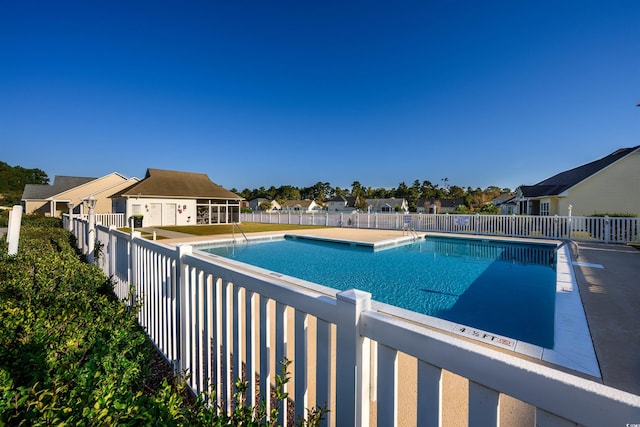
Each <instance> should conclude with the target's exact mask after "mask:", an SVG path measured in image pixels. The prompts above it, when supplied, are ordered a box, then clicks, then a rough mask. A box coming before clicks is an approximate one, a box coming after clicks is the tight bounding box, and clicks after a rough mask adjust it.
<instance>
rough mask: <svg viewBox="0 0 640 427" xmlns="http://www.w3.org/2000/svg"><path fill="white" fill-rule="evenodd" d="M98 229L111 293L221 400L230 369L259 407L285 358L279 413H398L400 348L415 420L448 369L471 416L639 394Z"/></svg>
mask: <svg viewBox="0 0 640 427" xmlns="http://www.w3.org/2000/svg"><path fill="white" fill-rule="evenodd" d="M304 218H307V217H304ZM390 218H391V217H385V219H384V221H388V220H389V219H390ZM361 219H363V218H360V219H359V220H361ZM245 220H248V219H245ZM449 221H450V220H449ZM453 223H454V224H455V221H454V222H453ZM87 224H88V223H87V221H85V220H83V219H81V218H74V220H73V224H72V225H69V224H68V226H69V227H70V228H71V229H72V230H73V233H74V234H75V235H76V237H77V239H78V245H79V247H80V248H82V247H87V244H86V241H84V239H86V236H88V235H89V233H88V232H87V230H86V229H87ZM96 239H97V240H98V241H99V242H100V243H101V244H102V245H96V247H101V248H102V253H101V254H99V256H98V255H96V257H95V262H96V264H97V265H98V266H99V267H100V268H101V269H102V270H103V271H104V272H105V274H106V275H108V276H110V277H112V279H113V281H114V291H115V292H116V295H117V296H118V298H119V299H121V300H123V301H124V302H125V303H126V304H132V303H134V302H137V303H139V304H140V312H139V315H138V321H139V323H140V325H141V326H142V327H144V329H145V330H146V331H147V334H148V335H149V337H150V339H151V340H152V341H153V342H154V343H155V345H156V347H157V348H158V349H159V350H160V351H161V352H162V353H163V354H164V356H165V357H166V358H167V359H168V360H170V361H171V362H173V363H174V364H175V366H176V368H177V369H178V370H179V371H188V372H189V373H190V374H191V375H190V376H189V378H188V385H189V387H190V388H191V389H192V390H193V391H194V392H195V393H199V392H202V391H205V390H208V389H209V386H210V385H211V384H213V385H214V386H215V388H216V390H217V393H216V399H217V402H216V403H218V404H220V405H223V406H224V407H226V408H227V409H228V410H231V407H230V397H231V395H232V393H233V391H234V390H233V389H232V386H233V379H234V378H235V377H236V376H239V375H244V378H245V379H246V380H247V381H248V383H249V391H248V392H247V403H248V404H255V403H256V396H258V398H259V399H261V400H264V402H265V403H266V405H267V407H268V406H269V405H270V404H271V403H270V399H269V398H268V397H269V396H270V393H271V388H272V387H273V385H274V383H275V374H276V373H277V372H278V361H282V360H284V359H285V358H287V359H290V360H292V361H293V365H292V368H293V370H292V373H293V381H292V382H291V383H289V384H287V387H288V389H287V390H286V391H287V392H288V393H289V396H290V397H289V398H288V399H287V400H286V401H285V403H284V405H285V407H283V408H281V410H280V416H281V418H280V419H279V420H278V422H279V423H281V424H282V425H288V424H289V423H290V421H291V420H288V419H287V416H288V411H287V406H289V405H293V410H294V413H295V418H296V419H297V417H298V416H303V415H304V414H305V411H304V409H305V408H306V407H310V406H313V405H315V404H318V405H322V404H323V403H324V402H326V403H327V404H328V407H329V409H330V411H331V412H329V417H328V419H327V420H326V421H325V424H324V425H332V426H334V425H338V426H352V425H353V426H367V425H370V424H373V418H375V419H376V420H377V421H376V422H377V425H379V426H383V425H384V426H387V425H397V423H398V420H399V412H400V409H399V408H400V406H399V403H398V395H399V387H401V386H402V385H401V384H399V381H400V379H399V378H400V377H399V373H398V357H399V354H401V353H402V354H405V355H408V356H409V357H411V358H413V360H415V363H416V365H417V369H416V374H415V375H416V377H415V382H416V384H417V386H416V391H415V397H414V401H415V402H417V403H416V404H415V405H414V406H413V407H412V409H411V411H409V412H410V413H403V417H405V418H406V417H409V418H410V421H409V423H410V424H412V425H427V426H431V425H446V424H447V423H448V421H449V420H448V419H445V415H444V414H445V412H446V411H445V409H446V407H447V406H448V405H458V404H459V402H451V401H449V400H447V399H446V398H445V397H444V393H443V381H444V373H446V372H451V373H454V374H456V375H459V376H461V377H463V378H465V379H466V381H467V382H468V394H467V396H466V399H467V401H468V412H467V414H466V417H467V418H468V419H467V420H466V421H465V422H466V423H467V424H468V425H482V426H498V425H500V424H499V419H500V414H501V405H502V404H501V402H502V398H503V396H510V397H512V398H515V399H517V400H519V401H521V402H525V403H524V404H526V405H532V406H533V408H534V409H533V413H534V415H533V417H532V419H533V420H534V421H533V423H535V425H538V426H558V425H562V426H565V425H566V426H568V425H576V424H580V425H625V424H626V423H630V422H631V423H633V422H638V420H640V396H636V395H633V394H630V393H626V392H623V391H621V390H617V389H614V388H610V387H607V386H604V385H602V384H600V383H597V382H593V381H590V380H587V379H584V378H581V377H577V376H573V375H570V374H568V373H565V372H560V371H557V370H555V369H552V368H550V367H546V366H541V365H539V364H535V363H533V362H529V361H526V360H523V359H521V358H517V357H515V356H512V355H510V354H505V353H501V352H498V351H496V350H493V349H490V348H486V347H482V346H479V345H477V344H474V343H470V342H468V341H464V340H462V339H460V338H457V337H452V336H449V335H446V334H443V333H440V332H437V331H433V330H430V329H427V328H423V327H421V326H419V325H416V324H414V323H410V322H407V321H404V320H402V319H399V318H397V317H396V316H390V315H388V314H387V312H389V311H391V310H390V309H386V308H385V307H388V306H386V305H384V304H380V303H377V302H376V303H374V302H373V301H372V300H371V295H370V294H368V293H365V292H361V291H358V290H347V291H344V292H338V291H336V290H333V289H330V288H326V287H322V286H320V285H314V284H309V283H306V282H305V283H303V284H304V285H305V286H301V283H296V285H295V286H294V285H292V284H291V283H288V282H287V281H285V280H284V279H282V278H279V277H276V276H274V275H272V274H269V272H266V271H263V270H259V269H255V270H253V269H251V270H250V269H246V268H240V267H239V266H238V265H237V264H234V263H233V262H230V261H228V260H225V259H224V258H221V257H216V256H211V255H207V254H204V253H201V252H198V251H195V250H193V248H192V247H191V246H188V245H181V246H177V247H172V246H168V245H164V244H162V243H161V242H156V241H149V240H146V239H142V238H141V237H140V234H139V233H136V232H134V233H131V234H127V233H124V232H121V231H118V230H116V228H115V227H113V226H112V227H110V228H107V227H105V226H102V225H98V226H97V227H96ZM373 307H375V308H373ZM524 404H523V405H524ZM374 407H375V408H377V409H376V410H375V411H373V408H374ZM403 410H404V409H403ZM370 417H371V418H370ZM532 425H534V424H532Z"/></svg>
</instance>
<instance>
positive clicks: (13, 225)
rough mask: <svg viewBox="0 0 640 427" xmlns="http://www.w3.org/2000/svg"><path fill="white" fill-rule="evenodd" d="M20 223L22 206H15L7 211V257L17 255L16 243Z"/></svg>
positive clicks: (18, 239) (18, 237) (18, 238)
mask: <svg viewBox="0 0 640 427" xmlns="http://www.w3.org/2000/svg"><path fill="white" fill-rule="evenodd" d="M21 223H22V206H21V205H15V206H14V207H13V208H12V209H11V210H10V211H9V224H8V228H7V243H8V244H9V252H8V253H9V255H16V254H17V253H18V242H19V241H20V224H21Z"/></svg>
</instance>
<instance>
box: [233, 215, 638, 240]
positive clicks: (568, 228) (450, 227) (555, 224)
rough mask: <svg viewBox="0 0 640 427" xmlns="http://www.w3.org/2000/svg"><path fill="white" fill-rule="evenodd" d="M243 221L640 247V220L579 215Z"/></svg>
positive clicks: (289, 217)
mask: <svg viewBox="0 0 640 427" xmlns="http://www.w3.org/2000/svg"><path fill="white" fill-rule="evenodd" d="M240 220H241V221H243V222H262V223H269V224H301V225H324V226H330V227H350V228H374V229H385V230H403V229H411V230H414V231H434V232H444V233H472V234H485V235H488V236H509V237H540V238H549V239H572V240H578V241H594V242H605V243H629V242H638V232H639V229H640V218H610V217H576V216H528V215H478V214H476V215H449V214H444V215H433V214H397V213H393V214H368V213H354V214H347V213H328V212H320V213H294V212H284V213H282V212H273V213H270V212H254V213H243V214H241V215H240Z"/></svg>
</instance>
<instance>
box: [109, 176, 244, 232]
mask: <svg viewBox="0 0 640 427" xmlns="http://www.w3.org/2000/svg"><path fill="white" fill-rule="evenodd" d="M112 199H113V206H114V213H124V214H125V218H126V219H127V223H130V221H131V220H132V218H134V217H138V218H139V217H142V226H143V227H152V226H163V225H164V226H170V225H195V224H228V223H233V222H239V221H240V205H241V202H242V200H243V199H242V197H240V196H239V195H237V194H235V193H232V192H231V191H229V190H226V189H224V188H223V187H221V186H219V185H218V184H215V183H214V182H212V181H211V180H210V179H209V177H208V176H207V175H206V174H203V173H193V172H180V171H171V170H163V169H147V173H146V175H145V177H144V179H142V180H141V181H140V182H137V183H135V184H134V185H132V186H130V187H128V188H125V189H124V190H123V191H120V192H119V193H118V194H115V195H113V196H112Z"/></svg>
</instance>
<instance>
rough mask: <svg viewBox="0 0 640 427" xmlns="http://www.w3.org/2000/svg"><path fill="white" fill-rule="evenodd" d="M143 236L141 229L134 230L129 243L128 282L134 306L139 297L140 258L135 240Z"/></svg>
mask: <svg viewBox="0 0 640 427" xmlns="http://www.w3.org/2000/svg"><path fill="white" fill-rule="evenodd" d="M141 238H142V234H141V233H140V232H139V231H132V232H131V235H130V240H129V244H128V245H127V250H128V251H129V253H128V259H129V268H128V269H127V270H128V271H127V272H128V278H127V279H128V280H127V281H128V282H129V283H128V284H129V289H131V302H130V306H133V305H134V304H135V303H136V299H137V298H138V295H137V285H138V284H137V283H136V282H137V279H138V259H137V256H136V250H135V243H134V240H135V239H141Z"/></svg>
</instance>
